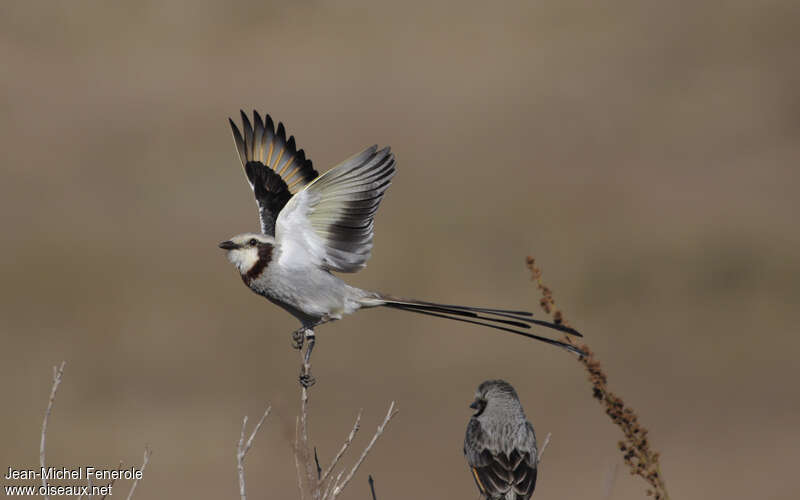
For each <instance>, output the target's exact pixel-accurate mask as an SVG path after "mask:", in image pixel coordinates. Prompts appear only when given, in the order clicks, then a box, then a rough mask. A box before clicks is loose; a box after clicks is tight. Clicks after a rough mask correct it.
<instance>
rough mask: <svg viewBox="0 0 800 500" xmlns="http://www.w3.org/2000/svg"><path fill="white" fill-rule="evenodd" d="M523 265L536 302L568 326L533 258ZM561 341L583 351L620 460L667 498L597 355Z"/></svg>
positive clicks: (642, 432) (656, 466) (638, 428)
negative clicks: (613, 428) (618, 433)
mask: <svg viewBox="0 0 800 500" xmlns="http://www.w3.org/2000/svg"><path fill="white" fill-rule="evenodd" d="M525 264H526V265H527V266H528V269H529V270H530V271H531V279H532V280H534V281H536V286H537V288H538V289H539V291H540V292H541V294H542V298H541V300H540V301H539V305H540V306H541V307H542V309H543V310H544V312H546V313H547V314H549V315H550V316H551V317H552V318H553V322H555V323H556V324H561V325H564V326H570V325H569V323H568V322H567V319H566V317H565V316H564V313H563V312H562V311H561V310H560V309H559V308H558V307H556V302H555V299H554V298H553V291H552V290H551V289H550V288H549V287H548V286H547V285H545V284H544V282H543V281H542V270H541V269H540V268H539V267H538V266H537V265H536V261H535V259H534V258H533V257H530V256H528V257H527V258H526V259H525ZM562 340H563V341H564V342H568V343H570V344H573V345H575V346H576V347H577V348H578V349H580V350H582V351H583V352H585V353H586V356H581V357H580V358H579V361H580V363H581V364H582V365H583V367H584V368H585V369H586V371H587V372H588V373H589V382H591V384H592V396H593V397H594V398H595V399H597V400H598V401H600V402H601V403H602V404H603V405H604V406H605V408H606V415H608V416H609V418H611V421H612V422H614V424H616V425H617V426H619V428H620V429H622V433H623V435H624V439H623V440H622V441H620V442H619V445H618V446H619V450H620V451H621V452H622V459H623V461H624V462H625V465H627V466H628V467H629V468H630V470H631V474H632V475H636V476H640V477H641V478H642V479H644V480H645V481H647V483H648V487H647V495H648V496H652V497H655V499H656V500H669V494H668V493H667V486H666V484H665V483H664V477H663V476H662V475H661V465H660V463H659V454H658V452H656V451H653V449H652V448H651V447H650V440H649V439H648V430H647V429H646V428H645V427H644V425H642V424H641V423H640V422H639V417H638V416H637V415H636V412H634V411H633V409H632V408H631V407H630V406H628V405H626V404H625V402H624V401H623V400H622V398H621V397H619V396H617V395H616V394H614V393H613V392H611V391H610V390H609V389H608V376H607V375H606V374H605V372H604V371H603V367H602V365H601V364H600V361H599V360H598V359H597V356H596V355H595V353H594V352H593V351H592V350H591V349H590V348H589V346H588V345H586V344H585V343H584V342H577V343H576V342H575V341H573V340H572V339H571V338H569V337H567V336H566V335H565V336H564V338H563V339H562Z"/></svg>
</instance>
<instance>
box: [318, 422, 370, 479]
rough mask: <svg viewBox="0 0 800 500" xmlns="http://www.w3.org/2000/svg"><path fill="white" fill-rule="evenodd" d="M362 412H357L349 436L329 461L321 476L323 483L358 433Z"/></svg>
mask: <svg viewBox="0 0 800 500" xmlns="http://www.w3.org/2000/svg"><path fill="white" fill-rule="evenodd" d="M363 411H364V410H363V409H361V410H358V415H357V416H356V423H355V424H353V429H352V430H351V431H350V435H349V436H347V439H346V440H345V442H344V444H342V447H341V449H339V453H337V454H336V456H335V457H333V460H331V464H330V465H329V466H328V468H327V469H326V470H325V472H324V473H323V474H322V481H324V480H325V479H326V478H327V477H328V475H329V474H330V473H331V472H333V469H335V468H336V465H337V464H338V463H339V460H341V459H342V456H343V455H344V454H345V452H346V451H347V448H349V447H350V443H352V442H353V438H355V437H356V433H358V429H359V428H360V427H361V414H362V413H363Z"/></svg>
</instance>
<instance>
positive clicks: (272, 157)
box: [228, 111, 318, 236]
mask: <svg viewBox="0 0 800 500" xmlns="http://www.w3.org/2000/svg"><path fill="white" fill-rule="evenodd" d="M241 115H242V132H240V131H239V128H238V127H237V126H236V124H235V123H233V120H230V119H229V120H228V121H229V122H230V125H231V129H232V131H233V140H234V142H235V143H236V150H237V151H238V152H239V159H240V160H241V162H242V166H243V167H244V171H245V174H246V175H247V181H248V182H249V183H250V187H251V188H252V189H253V193H254V194H255V197H256V203H258V215H259V217H260V219H261V231H262V232H263V233H264V234H267V235H270V236H274V235H275V221H276V219H277V217H278V214H279V213H280V211H281V210H282V209H283V207H284V206H285V205H286V203H288V201H289V199H290V198H291V197H292V195H293V194H294V193H296V192H297V191H299V190H301V189H302V188H303V187H305V186H306V185H307V184H308V183H309V182H311V181H312V180H314V179H315V178H316V177H317V175H318V174H317V171H316V170H314V167H313V165H312V163H311V160H309V159H308V158H306V155H305V152H304V151H303V150H302V149H300V150H298V149H297V146H296V145H295V142H294V137H293V136H290V137H289V138H288V139H287V138H286V129H285V128H284V127H283V124H282V123H278V128H277V129H276V128H275V125H274V123H273V122H272V118H270V116H269V115H265V116H264V120H262V119H261V115H259V114H258V112H257V111H253V123H252V124H251V123H250V119H249V118H248V117H247V115H246V114H245V113H244V111H242V112H241Z"/></svg>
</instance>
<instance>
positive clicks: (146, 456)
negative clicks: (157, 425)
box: [128, 446, 153, 500]
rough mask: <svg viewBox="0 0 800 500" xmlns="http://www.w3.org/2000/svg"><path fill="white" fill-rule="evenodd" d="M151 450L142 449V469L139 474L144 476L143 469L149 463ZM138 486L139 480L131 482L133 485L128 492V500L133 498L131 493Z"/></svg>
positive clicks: (146, 447)
mask: <svg viewBox="0 0 800 500" xmlns="http://www.w3.org/2000/svg"><path fill="white" fill-rule="evenodd" d="M152 453H153V452H152V450H151V449H150V447H149V446H145V447H144V458H143V459H142V467H141V468H140V469H139V472H141V473H142V474H144V469H145V468H146V467H147V464H148V463H149V462H150V455H151V454H152ZM138 485H139V478H138V477H137V478H136V479H134V480H133V484H132V485H131V491H129V492H128V500H131V498H133V492H134V491H136V486H138Z"/></svg>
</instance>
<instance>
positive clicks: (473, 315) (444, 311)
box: [375, 295, 586, 356]
mask: <svg viewBox="0 0 800 500" xmlns="http://www.w3.org/2000/svg"><path fill="white" fill-rule="evenodd" d="M380 300H381V302H382V303H380V304H375V305H382V306H386V307H391V308H392V309H400V310H402V311H409V312H414V313H418V314H425V315H428V316H436V317H439V318H447V319H452V320H454V321H463V322H465V323H473V324H476V325H483V326H488V327H489V328H494V329H496V330H502V331H504V332H510V333H514V334H517V335H522V336H523V337H528V338H532V339H536V340H539V341H541V342H545V343H547V344H551V345H554V346H558V347H561V348H562V349H566V350H567V351H569V352H572V353H575V354H577V355H579V356H585V355H586V353H584V352H583V351H581V350H580V349H578V348H577V347H575V346H574V345H572V344H568V343H566V342H561V341H558V340H554V339H550V338H547V337H542V336H540V335H536V334H533V333H530V332H525V331H521V330H517V329H514V328H510V327H512V326H513V327H516V328H525V329H529V328H530V327H531V325H540V326H544V327H547V328H552V329H553V330H558V331H560V332H564V333H567V334H569V335H575V336H577V337H583V335H581V334H580V333H579V332H578V331H577V330H575V329H574V328H570V327H568V326H564V325H561V324H558V323H551V322H549V321H543V320H540V319H534V318H533V313H530V312H527V311H510V310H507V309H490V308H488V307H469V306H456V305H452V304H437V303H435V302H424V301H422V300H413V299H401V298H397V297H391V296H387V295H382V296H380ZM506 325H507V326H506Z"/></svg>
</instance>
